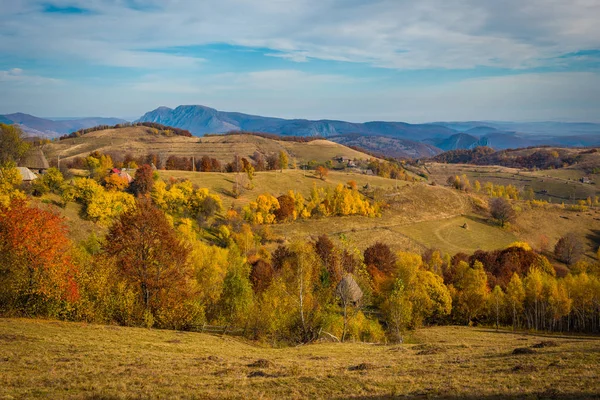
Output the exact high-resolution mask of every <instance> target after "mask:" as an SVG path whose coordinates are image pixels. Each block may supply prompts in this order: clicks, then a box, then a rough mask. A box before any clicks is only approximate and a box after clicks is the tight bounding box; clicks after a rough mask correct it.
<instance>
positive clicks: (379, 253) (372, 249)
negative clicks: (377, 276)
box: [364, 242, 396, 275]
mask: <svg viewBox="0 0 600 400" xmlns="http://www.w3.org/2000/svg"><path fill="white" fill-rule="evenodd" d="M364 255H365V264H366V265H367V266H368V267H375V268H377V269H378V270H379V271H381V272H382V273H384V274H388V275H389V274H391V273H393V272H394V270H395V266H396V255H395V254H394V253H393V252H392V250H391V249H390V246H388V245H387V244H384V243H381V242H377V243H375V244H374V245H372V246H369V247H367V248H366V249H365V254H364Z"/></svg>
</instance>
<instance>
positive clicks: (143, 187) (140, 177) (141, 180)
mask: <svg viewBox="0 0 600 400" xmlns="http://www.w3.org/2000/svg"><path fill="white" fill-rule="evenodd" d="M153 174H154V171H152V167H151V166H150V165H148V164H144V165H142V166H141V167H140V168H138V169H137V171H135V178H134V180H133V182H132V183H131V190H132V192H133V194H135V195H138V196H139V195H145V194H146V193H149V192H150V191H151V190H152V188H153V187H154V177H153Z"/></svg>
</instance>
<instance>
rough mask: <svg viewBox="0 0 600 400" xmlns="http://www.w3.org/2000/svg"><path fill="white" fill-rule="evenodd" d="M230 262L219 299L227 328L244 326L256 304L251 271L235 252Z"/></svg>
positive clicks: (231, 253)
mask: <svg viewBox="0 0 600 400" xmlns="http://www.w3.org/2000/svg"><path fill="white" fill-rule="evenodd" d="M228 261H229V264H230V267H229V270H228V271H227V274H226V275H225V279H224V280H223V291H222V293H221V298H220V299H219V309H220V314H221V318H222V319H223V322H224V323H225V324H226V325H227V326H243V324H244V322H245V321H246V320H247V318H248V311H249V309H250V307H251V306H252V303H253V302H254V297H253V292H252V284H251V283H250V279H249V276H250V270H249V268H248V265H247V264H244V262H243V260H242V259H241V256H240V255H239V254H236V253H235V252H230V255H229V260H228Z"/></svg>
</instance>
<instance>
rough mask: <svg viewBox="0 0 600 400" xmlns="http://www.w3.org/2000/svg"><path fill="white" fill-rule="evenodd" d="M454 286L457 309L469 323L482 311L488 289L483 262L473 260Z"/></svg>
mask: <svg viewBox="0 0 600 400" xmlns="http://www.w3.org/2000/svg"><path fill="white" fill-rule="evenodd" d="M456 288H457V289H458V290H459V295H458V307H459V310H460V311H462V313H463V315H464V316H465V318H466V320H467V322H468V323H469V324H470V323H471V321H472V320H473V318H475V317H477V316H478V315H479V314H480V313H481V311H483V309H484V307H485V303H486V300H487V297H488V295H489V291H490V290H489V288H488V285H487V275H486V273H485V270H484V269H483V264H482V263H481V262H479V261H475V263H474V264H473V266H472V267H470V268H468V269H467V270H466V271H465V273H464V275H463V276H462V277H461V278H460V279H459V280H458V281H457V283H456Z"/></svg>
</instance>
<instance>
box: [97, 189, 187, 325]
mask: <svg viewBox="0 0 600 400" xmlns="http://www.w3.org/2000/svg"><path fill="white" fill-rule="evenodd" d="M104 251H105V252H106V253H107V254H108V255H109V256H111V257H112V258H113V259H114V260H115V262H116V263H117V265H118V268H119V272H120V274H121V276H122V277H123V278H124V279H125V281H126V282H128V283H129V284H130V285H132V286H134V287H136V288H137V292H138V294H139V295H138V298H139V300H140V302H141V304H142V305H143V308H144V310H145V312H146V313H150V315H156V314H157V313H159V312H161V311H162V310H161V308H162V307H163V306H164V304H165V302H166V301H167V300H168V296H169V295H171V294H172V292H177V291H178V290H182V289H183V288H185V287H186V286H187V282H188V278H189V273H190V271H189V269H188V265H187V257H188V254H189V248H188V247H187V246H185V245H184V244H183V243H182V242H181V241H180V240H179V238H178V237H177V234H176V232H175V231H174V230H173V228H172V227H171V225H170V224H169V222H168V221H167V218H166V217H165V215H164V214H163V213H162V212H161V211H160V210H158V209H157V208H155V207H154V206H153V205H152V204H151V202H150V201H149V200H147V199H143V200H138V202H137V206H136V208H134V209H133V210H131V211H129V212H127V213H124V214H122V215H121V216H120V218H119V219H118V220H117V221H116V222H115V224H114V225H113V226H111V228H110V229H109V232H108V234H107V236H106V241H105V244H104Z"/></svg>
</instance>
